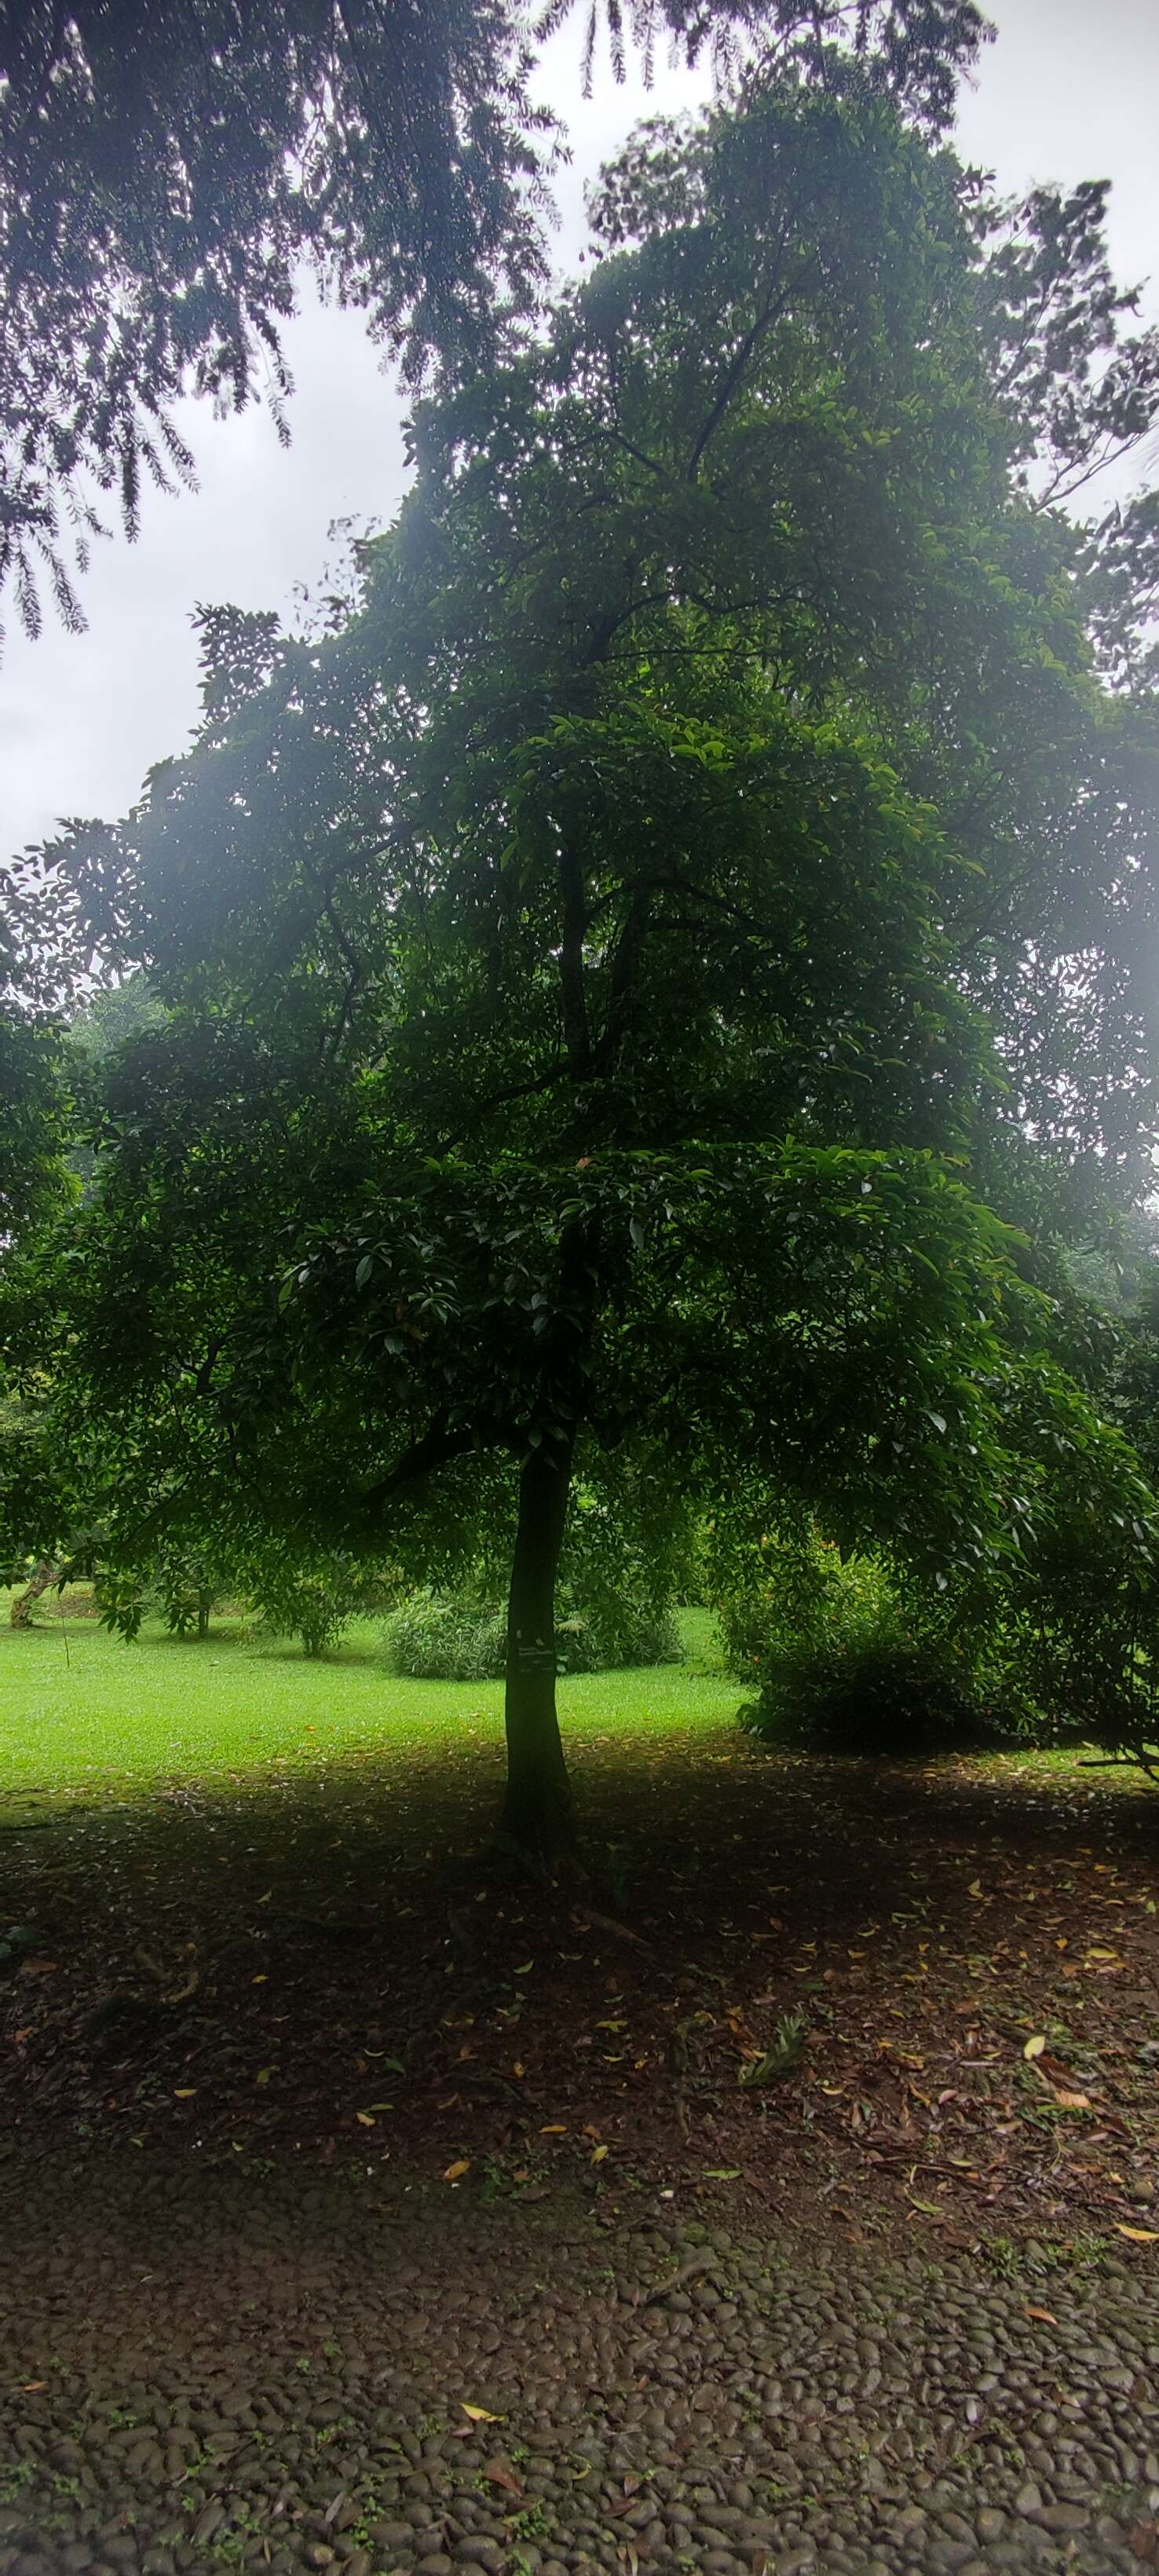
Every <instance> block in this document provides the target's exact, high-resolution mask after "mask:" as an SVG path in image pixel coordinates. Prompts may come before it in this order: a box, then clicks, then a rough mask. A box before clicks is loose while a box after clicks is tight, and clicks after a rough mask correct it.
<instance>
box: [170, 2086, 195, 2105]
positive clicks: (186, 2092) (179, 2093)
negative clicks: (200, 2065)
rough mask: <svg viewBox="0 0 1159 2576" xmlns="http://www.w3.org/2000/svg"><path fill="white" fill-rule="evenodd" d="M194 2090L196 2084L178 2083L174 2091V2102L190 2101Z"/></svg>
mask: <svg viewBox="0 0 1159 2576" xmlns="http://www.w3.org/2000/svg"><path fill="white" fill-rule="evenodd" d="M196 2091H197V2086H196V2084H179V2085H178V2086H177V2088H176V2091H175V2092H174V2095H173V2099H174V2101H175V2102H192V2100H193V2096H194V2094H195V2093H196Z"/></svg>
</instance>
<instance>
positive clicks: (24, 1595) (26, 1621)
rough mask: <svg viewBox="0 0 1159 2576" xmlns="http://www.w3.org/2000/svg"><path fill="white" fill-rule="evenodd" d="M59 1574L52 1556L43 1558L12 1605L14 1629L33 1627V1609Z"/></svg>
mask: <svg viewBox="0 0 1159 2576" xmlns="http://www.w3.org/2000/svg"><path fill="white" fill-rule="evenodd" d="M58 1572H59V1568H58V1567H57V1566H56V1565H55V1564H54V1562H53V1560H52V1558H51V1557H50V1556H42V1557H41V1560H40V1563H39V1565H38V1566H37V1567H36V1568H35V1571H34V1573H33V1575H32V1578H31V1581H30V1582H29V1583H27V1584H26V1585H25V1588H24V1590H23V1592H18V1593H17V1595H16V1599H15V1600H14V1602H13V1604H12V1625H13V1627H14V1628H30V1627H31V1625H32V1612H33V1608H34V1606H35V1604H36V1603H37V1602H38V1601H39V1599H40V1596H41V1593H42V1592H47V1591H48V1588H49V1585H50V1584H52V1583H55V1581H56V1578H57V1574H58Z"/></svg>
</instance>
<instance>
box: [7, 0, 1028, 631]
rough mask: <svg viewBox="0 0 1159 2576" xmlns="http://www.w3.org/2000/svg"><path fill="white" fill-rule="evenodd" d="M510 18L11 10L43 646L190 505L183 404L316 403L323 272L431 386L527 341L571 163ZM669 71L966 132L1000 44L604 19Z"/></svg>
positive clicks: (18, 315)
mask: <svg viewBox="0 0 1159 2576" xmlns="http://www.w3.org/2000/svg"><path fill="white" fill-rule="evenodd" d="M571 6H572V0H552V5H550V6H548V7H546V8H545V9H544V10H543V11H542V12H541V15H540V18H539V21H538V23H537V25H534V27H529V24H528V21H527V19H526V18H525V15H524V13H523V11H522V10H521V9H520V8H518V7H517V6H515V5H514V0H422V6H421V7H419V6H415V5H412V0H292V5H289V0H263V5H262V6H261V7H256V6H247V7H244V8H240V9H239V8H236V7H234V6H232V5H229V0H72V5H71V6H64V5H57V0H2V5H0V591H2V590H3V588H4V586H5V583H6V582H7V581H9V580H11V582H12V583H13V584H14V586H15V592H16V599H17V605H18V609H19V612H20V614H21V616H22V618H23V620H24V622H25V624H26V625H27V627H28V628H29V630H30V631H32V632H35V631H37V629H38V627H39V623H40V618H41V606H40V596H39V586H38V576H39V577H46V578H47V580H48V583H49V586H50V588H51V590H52V592H53V593H54V595H55V598H56V602H57V605H58V608H59V610H60V613H61V614H62V615H63V617H64V618H65V620H66V622H67V623H69V624H74V625H75V624H76V623H78V622H80V621H81V609H80V603H79V599H78V596H77V591H76V587H75V575H76V573H77V571H78V570H79V571H83V569H84V566H85V562H86V560H87V554H88V547H89V542H90V540H91V538H92V537H93V535H94V534H95V533H97V531H98V529H99V528H100V527H101V526H102V525H103V524H104V523H103V521H102V518H101V512H102V509H103V508H104V506H105V505H104V501H103V498H102V496H103V495H106V494H111V495H113V497H114V506H115V507H118V508H119V511H120V515H121V518H122V521H123V524H124V526H125V528H126V529H127V530H128V532H129V533H130V534H132V533H134V532H135V530H136V526H137V521H138V514H139V506H140V492H141V486H142V482H143V480H145V479H146V478H148V477H150V476H151V477H152V478H153V479H154V480H155V481H156V482H158V483H161V484H165V485H171V484H173V483H181V482H184V483H190V482H192V481H193V479H194V460H193V458H192V455H191V454H190V452H189V449H188V446H187V444H186V441H185V440H184V438H183V436H182V433H181V431H180V429H179V427H178V423H177V419H176V416H175V405H176V403H177V400H178V397H179V396H180V395H181V394H182V393H188V392H197V393H203V394H207V395H209V396H210V397H211V398H212V399H214V400H215V401H217V402H218V403H220V404H223V405H225V406H227V407H228V406H235V407H238V408H240V407H242V406H243V405H245V404H247V403H249V402H251V401H253V400H255V399H265V400H267V401H269V402H270V403H272V405H273V406H274V409H275V412H276V415H277V417H278V420H279V424H280V425H281V426H282V428H283V429H284V428H285V425H286V405H287V403H288V399H289V396H290V393H291V391H292V387H291V383H290V377H289V374H288V371H287V367H286V364H285V360H284V357H283V354H282V344H281V332H282V328H283V325H284V323H285V321H286V320H287V318H288V316H289V315H290V314H291V313H292V311H293V309H294V305H295V300H296V297H297V294H298V289H299V279H300V273H301V269H302V264H303V263H304V262H305V263H312V264H313V267H314V270H315V273H316V274H317V276H318V277H319V278H320V280H321V281H322V283H323V285H324V286H325V287H326V288H327V289H329V290H331V291H333V292H335V293H337V294H338V295H339V296H340V297H341V298H343V299H344V300H347V301H350V302H353V303H355V304H358V305H360V306H361V307H363V308H364V310H365V311H366V314H367V317H368V321H369V324H370V327H371V329H372V331H373V332H374V334H375V336H376V337H377V338H378V339H379V340H380V341H381V342H382V343H383V345H384V348H385V349H386V351H387V352H388V353H390V354H393V355H395V356H397V357H399V358H400V359H401V361H402V366H403V373H404V376H405V377H406V379H407V380H408V381H410V382H414V381H417V380H418V379H419V378H420V377H421V376H422V374H423V373H424V371H425V370H426V369H427V368H428V367H429V366H430V365H431V364H432V363H435V362H437V363H438V364H439V366H440V367H441V368H442V370H443V371H444V373H449V374H451V375H452V376H453V375H455V374H461V373H463V372H467V373H470V372H471V371H473V370H474V369H475V367H476V366H477V365H478V364H479V363H480V361H481V359H482V358H483V357H484V356H485V354H486V351H487V350H488V348H489V347H490V348H493V347H494V345H495V343H496V340H497V339H498V340H500V341H502V339H503V337H504V336H505V334H510V333H511V332H512V331H513V330H516V331H517V330H518V329H519V328H521V327H525V326H526V323H527V320H528V317H529V316H530V315H531V314H532V312H533V311H534V309H535V307H536V304H537V301H538V298H539V296H540V293H541V291H542V288H543V283H544V278H545V273H546V252H545V241H546V236H545V229H544V225H545V216H546V213H547V209H548V202H549V201H548V187H549V181H550V174H551V169H552V166H553V161H554V157H555V154H556V152H557V151H558V150H559V149H560V148H562V145H563V140H564V138H563V136H562V133H561V131H560V129H559V128H558V126H557V124H556V122H555V120H554V119H553V118H551V117H550V116H549V115H548V114H547V113H546V111H545V110H543V109H542V108H541V107H539V106H537V105H536V103H535V100H534V96H533V90H534V75H535V70H536V63H537V46H538V43H539V42H540V40H541V39H542V38H543V37H544V36H546V35H547V34H549V33H550V32H552V31H553V30H554V29H555V28H557V27H558V26H560V25H561V24H562V23H563V22H564V20H565V19H566V18H567V17H568V16H569V14H570V10H571ZM583 25H584V30H585V32H584V33H583V35H582V38H581V37H580V36H579V34H578V31H577V41H580V42H582V44H583V50H584V63H585V72H586V76H587V78H588V80H589V81H590V77H591V71H592V63H593V53H594V48H595V44H596V39H597V35H598V34H599V33H600V32H601V30H606V34H607V38H608V42H609V47H610V52H611V57H612V62H613V67H614V69H615V70H616V71H617V72H619V73H620V74H621V76H622V73H623V67H624V49H625V41H626V40H627V41H630V42H632V43H634V44H635V45H636V46H637V47H638V48H639V51H640V54H641V56H642V58H643V60H644V63H645V66H646V68H647V67H650V64H651V60H652V55H653V51H654V48H655V45H656V43H657V41H658V40H663V39H667V40H669V41H670V42H671V43H672V44H673V45H674V46H676V47H678V48H679V49H680V50H681V51H682V52H683V53H684V54H685V55H686V56H687V58H688V59H689V60H690V61H691V60H695V59H696V58H697V57H698V56H699V55H700V54H701V53H703V52H706V51H708V52H711V53H712V54H713V55H714V58H715V64H716V70H717V74H718V77H723V76H725V75H727V74H729V73H731V72H735V71H737V70H739V68H740V66H741V65H742V64H743V63H744V62H746V61H748V60H750V59H752V58H754V57H757V58H759V60H760V62H761V64H762V66H763V67H764V69H765V70H766V71H769V70H773V69H780V70H784V69H785V68H786V67H787V66H789V65H793V64H801V65H804V66H805V67H806V68H811V69H812V70H813V71H814V72H816V71H817V70H818V69H819V68H821V67H823V64H824V61H825V46H826V43H827V42H830V41H835V40H837V39H841V40H842V41H843V42H844V43H845V44H846V45H847V46H848V47H849V48H851V49H852V50H853V52H854V53H855V55H856V57H857V59H858V60H859V61H860V62H861V64H862V65H863V67H864V69H865V75H866V77H867V78H868V79H869V80H871V81H873V82H876V83H878V84H879V85H881V86H883V87H885V88H887V89H889V90H890V91H892V92H893V93H894V94H895V95H897V96H898V97H900V98H902V99H903V100H905V101H906V102H907V104H908V105H910V106H911V107H912V109H913V110H914V112H915V113H916V114H918V115H920V116H923V117H924V118H926V119H927V120H928V121H930V122H932V123H934V124H939V123H940V124H944V123H945V122H946V120H947V117H948V115H949V113H950V109H951V106H952V101H953V95H954V89H955V83H956V79H957V75H958V73H959V72H960V71H961V69H962V68H963V67H965V66H967V65H968V64H969V62H970V61H971V60H972V59H973V57H974V55H975V53H976V51H977V48H978V45H979V43H980V41H981V38H982V34H983V32H984V29H985V21H984V19H983V18H982V15H981V12H980V10H979V8H978V7H977V5H976V0H820V5H818V0H809V5H807V6H806V5H804V0H698V5H696V6H691V7H690V6H689V5H688V0H631V5H630V6H629V7H628V8H627V9H625V8H624V7H623V6H622V0H590V5H586V6H585V9H584V12H583Z"/></svg>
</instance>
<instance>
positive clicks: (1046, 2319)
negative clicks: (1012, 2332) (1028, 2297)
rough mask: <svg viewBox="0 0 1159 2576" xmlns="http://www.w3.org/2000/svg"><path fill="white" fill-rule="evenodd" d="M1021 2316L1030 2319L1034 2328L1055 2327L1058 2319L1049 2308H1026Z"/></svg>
mask: <svg viewBox="0 0 1159 2576" xmlns="http://www.w3.org/2000/svg"><path fill="white" fill-rule="evenodd" d="M1023 2314H1024V2315H1025V2316H1028V2317H1030V2318H1031V2319H1032V2320H1033V2322H1034V2324H1035V2325H1036V2326H1056V2325H1057V2324H1058V2318H1057V2317H1056V2316H1055V2315H1054V2314H1053V2311H1052V2310H1051V2309H1050V2308H1026V2309H1024V2311H1023Z"/></svg>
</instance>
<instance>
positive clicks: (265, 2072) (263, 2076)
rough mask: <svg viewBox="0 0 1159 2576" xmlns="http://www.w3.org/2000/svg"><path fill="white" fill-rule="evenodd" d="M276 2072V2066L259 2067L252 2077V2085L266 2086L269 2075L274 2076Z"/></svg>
mask: <svg viewBox="0 0 1159 2576" xmlns="http://www.w3.org/2000/svg"><path fill="white" fill-rule="evenodd" d="M277 2071H278V2070H277V2068H276V2066H259V2068H258V2071H257V2074H256V2075H255V2077H254V2083H255V2084H268V2083H269V2080H270V2077H271V2075H276V2074H277Z"/></svg>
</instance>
